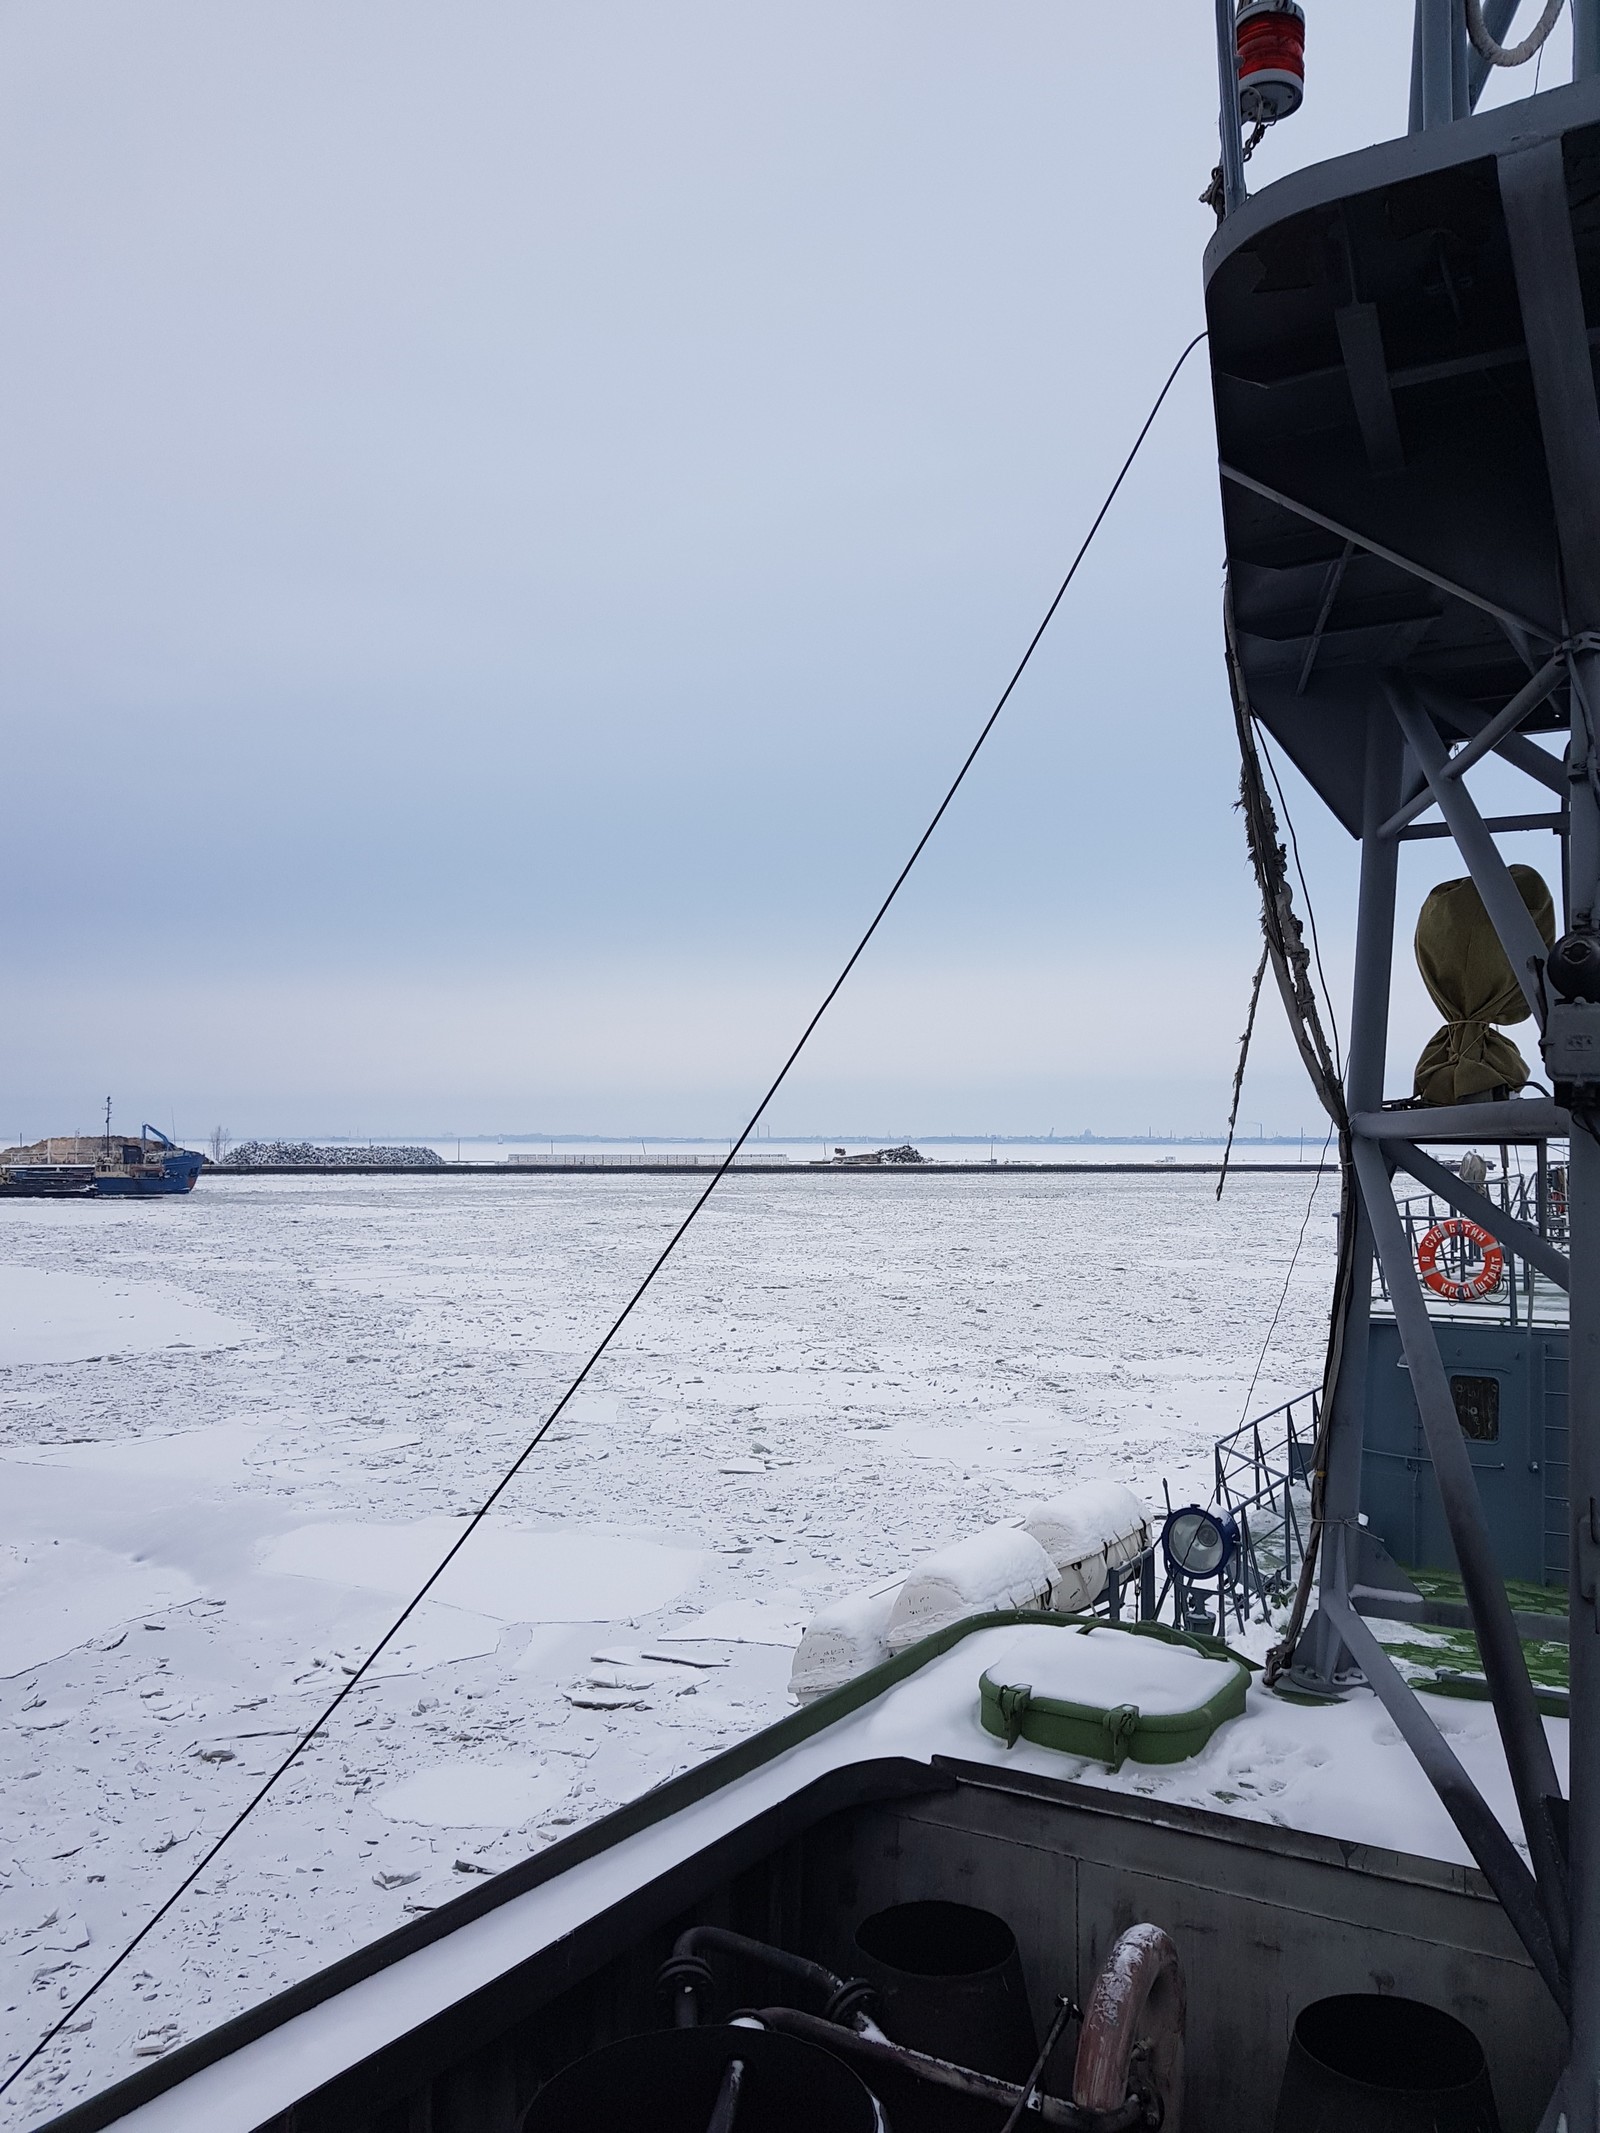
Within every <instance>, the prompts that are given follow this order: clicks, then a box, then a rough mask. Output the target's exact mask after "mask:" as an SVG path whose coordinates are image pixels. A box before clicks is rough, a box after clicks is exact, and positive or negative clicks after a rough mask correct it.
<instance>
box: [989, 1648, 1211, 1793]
mask: <svg viewBox="0 0 1600 2133" xmlns="http://www.w3.org/2000/svg"><path fill="white" fill-rule="evenodd" d="M1249 1684H1250V1674H1249V1670H1248V1668H1247V1667H1246V1666H1245V1664H1244V1662H1243V1661H1242V1660H1240V1659H1236V1658H1234V1657H1233V1656H1232V1655H1231V1654H1230V1653H1228V1652H1226V1651H1225V1650H1223V1648H1222V1647H1221V1646H1217V1645H1213V1646H1211V1647H1210V1648H1207V1647H1206V1646H1204V1645H1202V1644H1201V1643H1199V1642H1198V1641H1197V1640H1196V1639H1194V1638H1190V1637H1184V1636H1181V1635H1180V1634H1179V1633H1178V1632H1177V1631H1175V1630H1167V1629H1163V1628H1162V1627H1161V1626H1160V1625H1159V1624H1156V1623H1130V1624H1121V1625H1119V1624H1113V1623H1100V1624H1096V1625H1095V1626H1093V1627H1092V1628H1091V1627H1089V1626H1087V1625H1069V1624H1066V1623H1063V1624H1062V1626H1061V1627H1060V1628H1059V1629H1057V1628H1055V1627H1054V1626H1053V1625H1050V1624H1046V1623H1039V1624H1036V1625H1035V1626H1033V1627H1031V1628H1029V1629H1025V1630H1023V1631H1022V1632H1021V1633H1020V1634H1019V1635H1018V1637H1017V1639H1016V1642H1015V1643H1014V1644H1011V1645H1010V1646H1008V1647H1007V1649H1006V1651H1005V1653H1004V1655H1003V1656H1002V1657H1001V1658H1000V1659H998V1660H997V1661H996V1662H995V1663H994V1664H993V1665H992V1666H990V1667H988V1668H986V1669H985V1671H984V1673H983V1676H982V1678H981V1680H980V1681H979V1684H978V1691H979V1715H980V1717H981V1719H982V1721H983V1724H984V1727H985V1729H986V1730H987V1731H988V1732H990V1733H997V1734H999V1735H1000V1736H1001V1738H1002V1739H1003V1740H1004V1741H1005V1742H1006V1745H1007V1746H1008V1747H1014V1746H1015V1744H1016V1742H1017V1741H1018V1740H1019V1739H1023V1740H1030V1741H1033V1742H1035V1743H1036V1744H1037V1745H1038V1746H1039V1747H1041V1748H1056V1749H1059V1750H1060V1751H1061V1753H1062V1754H1064V1755H1081V1756H1088V1757H1092V1758H1093V1759H1095V1760H1096V1761H1099V1762H1105V1763H1109V1764H1110V1765H1111V1768H1112V1769H1113V1770H1120V1769H1121V1767H1122V1765H1123V1763H1124V1761H1125V1760H1126V1759H1127V1758H1128V1757H1129V1756H1131V1757H1132V1758H1133V1760H1134V1761H1135V1762H1137V1763H1181V1762H1182V1761H1184V1759H1185V1758H1186V1757H1188V1756H1191V1755H1198V1754H1199V1752H1200V1750H1201V1749H1202V1748H1203V1747H1204V1746H1205V1744H1206V1742H1207V1741H1208V1740H1210V1738H1211V1736H1212V1734H1213V1733H1214V1732H1215V1731H1216V1729H1217V1727H1218V1726H1220V1725H1221V1724H1222V1722H1223V1720H1224V1719H1228V1718H1238V1717H1240V1716H1241V1715H1242V1713H1243V1711H1244V1699H1245V1690H1246V1689H1247V1688H1248V1687H1249Z"/></svg>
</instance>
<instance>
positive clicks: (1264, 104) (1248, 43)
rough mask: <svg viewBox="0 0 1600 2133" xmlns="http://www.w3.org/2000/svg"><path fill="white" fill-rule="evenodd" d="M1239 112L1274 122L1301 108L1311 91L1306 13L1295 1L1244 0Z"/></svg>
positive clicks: (1250, 120)
mask: <svg viewBox="0 0 1600 2133" xmlns="http://www.w3.org/2000/svg"><path fill="white" fill-rule="evenodd" d="M1234 39H1235V50H1236V51H1237V53H1238V59H1239V116H1240V118H1241V119H1243V120H1244V122H1245V124H1246V125H1247V126H1270V125H1271V124H1272V123H1273V121H1274V119H1281V118H1287V117H1288V116H1289V114H1290V113H1291V112H1292V111H1298V110H1299V109H1300V103H1301V99H1302V98H1303V97H1304V95H1305V93H1306V18H1305V11H1304V9H1303V8H1300V7H1297V6H1296V5H1295V0H1241V5H1240V8H1239V13H1238V17H1237V19H1236V21H1235V24H1234Z"/></svg>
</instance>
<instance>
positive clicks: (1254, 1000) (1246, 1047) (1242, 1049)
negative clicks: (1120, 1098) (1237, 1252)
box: [1217, 941, 1268, 1389]
mask: <svg viewBox="0 0 1600 2133" xmlns="http://www.w3.org/2000/svg"><path fill="white" fill-rule="evenodd" d="M1267 954H1268V950H1267V945H1266V943H1265V942H1264V941H1263V943H1262V944H1261V960H1260V962H1259V963H1257V965H1256V974H1255V980H1254V983H1253V984H1252V985H1251V987H1250V1012H1249V1014H1248V1015H1246V1016H1245V1019H1244V1035H1243V1036H1242V1037H1241V1038H1240V1039H1239V1064H1238V1065H1237V1066H1236V1067H1235V1068H1234V1070H1233V1104H1232V1106H1231V1108H1230V1109H1229V1112H1228V1145H1227V1146H1226V1147H1225V1148H1224V1149H1223V1151H1222V1169H1221V1171H1220V1172H1219V1174H1218V1177H1217V1198H1218V1199H1219V1200H1220V1199H1221V1198H1222V1188H1223V1186H1224V1185H1226V1184H1227V1182H1228V1159H1229V1157H1230V1156H1231V1155H1232V1154H1233V1129H1234V1127H1235V1126H1237V1125H1238V1123H1239V1099H1240V1097H1241V1096H1242V1095H1243V1094H1244V1069H1245V1062H1246V1060H1247V1059H1248V1058H1249V1057H1250V1039H1251V1038H1252V1037H1253V1036H1254V1035H1255V1027H1256V1009H1257V1008H1258V1007H1259V1006H1260V1005H1261V980H1262V979H1263V978H1264V977H1265V976H1266V974H1267ZM1252 1389H1253V1388H1252Z"/></svg>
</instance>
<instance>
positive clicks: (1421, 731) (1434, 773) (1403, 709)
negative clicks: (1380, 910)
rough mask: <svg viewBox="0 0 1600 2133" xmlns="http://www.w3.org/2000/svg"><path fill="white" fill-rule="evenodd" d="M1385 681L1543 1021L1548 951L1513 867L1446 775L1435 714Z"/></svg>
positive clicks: (1511, 961)
mask: <svg viewBox="0 0 1600 2133" xmlns="http://www.w3.org/2000/svg"><path fill="white" fill-rule="evenodd" d="M1385 686H1386V690H1387V694H1388V697H1389V702H1390V705H1391V706H1392V708H1393V710H1394V715H1395V717H1396V719H1397V720H1398V721H1399V724H1400V730H1401V732H1402V733H1403V734H1404V735H1405V737H1406V741H1407V743H1408V745H1409V746H1410V749H1411V753H1412V754H1413V755H1414V756H1415V757H1416V759H1417V761H1418V762H1419V763H1420V764H1421V766H1422V773H1423V776H1424V777H1425V778H1426V779H1427V781H1428V790H1429V791H1430V792H1431V793H1432V794H1433V797H1434V798H1435V800H1437V801H1438V803H1439V812H1440V814H1442V815H1443V816H1444V819H1445V821H1446V822H1447V823H1448V824H1449V826H1450V834H1451V836H1452V837H1454V839H1455V841H1456V844H1457V846H1458V847H1459V848H1460V852H1461V856H1462V858H1463V859H1464V860H1465V861H1466V862H1467V872H1468V873H1469V874H1470V875H1471V876H1472V879H1473V883H1474V885H1475V886H1476V888H1477V891H1478V894H1479V895H1480V896H1481V897H1482V898H1483V907H1484V909H1485V910H1486V911H1487V912H1488V914H1489V921H1490V923H1491V925H1492V926H1493V927H1494V930H1495V932H1496V934H1497V935H1498V936H1499V940H1500V945H1501V947H1502V948H1503V949H1504V950H1505V952H1506V961H1507V962H1508V963H1509V964H1510V965H1511V971H1512V975H1513V976H1514V977H1515V979H1516V981H1517V983H1518V985H1519V986H1520V987H1521V989H1522V997H1523V998H1524V999H1525V1000H1526V1001H1527V1003H1528V1012H1529V1013H1530V1014H1531V1015H1532V1016H1533V1017H1534V1020H1535V1021H1536V1022H1538V1023H1539V1024H1540V1025H1541V1026H1542V1025H1543V1020H1544V994H1543V989H1542V987H1541V986H1540V983H1539V966H1540V965H1541V964H1542V963H1543V961H1544V959H1545V956H1546V955H1547V954H1548V953H1549V950H1548V948H1547V947H1546V945H1545V941H1544V937H1543V935H1542V934H1541V933H1540V931H1539V929H1538V927H1537V926H1536V925H1535V924H1534V922H1533V919H1532V918H1531V916H1530V915H1529V912H1528V907H1527V905H1526V904H1525V903H1524V902H1523V901H1522V894H1521V891H1520V890H1519V889H1518V887H1517V885H1516V883H1515V882H1514V881H1513V880H1512V878H1511V870H1510V868H1509V867H1508V866H1507V865H1506V863H1505V861H1504V860H1503V859H1502V858H1501V857H1500V854H1499V853H1498V852H1497V851H1496V850H1495V843H1494V839H1493V837H1491V836H1490V834H1489V831H1488V829H1487V827H1486V826H1485V824H1484V820H1483V817H1482V816H1481V815H1480V814H1479V813H1478V807H1477V802H1476V801H1475V800H1474V799H1473V797H1472V795H1471V793H1469V792H1468V791H1467V789H1466V787H1465V786H1464V785H1462V784H1461V783H1460V781H1459V780H1456V779H1452V778H1450V777H1448V776H1447V775H1446V772H1447V770H1448V768H1449V757H1448V756H1447V755H1446V753H1445V745H1444V742H1443V741H1442V740H1440V738H1439V735H1438V733H1437V732H1436V730H1435V728H1434V724H1433V721H1432V719H1430V718H1429V716H1428V714H1427V713H1426V711H1424V710H1423V709H1422V708H1421V707H1420V705H1418V704H1415V703H1413V702H1410V701H1409V700H1408V699H1407V697H1406V695H1405V693H1404V691H1403V690H1402V688H1401V687H1400V686H1399V685H1398V684H1397V683H1394V682H1389V683H1387V684H1386V685H1385Z"/></svg>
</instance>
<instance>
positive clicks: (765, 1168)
mask: <svg viewBox="0 0 1600 2133" xmlns="http://www.w3.org/2000/svg"><path fill="white" fill-rule="evenodd" d="M716 1167H717V1166H716V1163H715V1162H714V1161H711V1160H707V1161H706V1162H704V1163H681V1162H680V1163H651V1162H633V1163H619V1162H593V1163H583V1162H554V1163H540V1162H536V1161H535V1162H520V1163H238V1164H233V1163H222V1164H218V1165H210V1164H208V1165H207V1167H206V1168H205V1169H204V1170H203V1171H202V1172H201V1173H200V1183H201V1184H204V1183H206V1182H207V1181H208V1180H214V1179H217V1178H313V1177H314V1178H467V1177H470V1178H651V1177H655V1178H694V1177H710V1176H712V1175H713V1174H714V1172H715V1170H716ZM1338 1167H1339V1166H1338V1164H1337V1163H1250V1162H1235V1163H1232V1164H1230V1165H1229V1174H1230V1175H1231V1176H1245V1175H1253V1176H1258V1177H1259V1176H1277V1177H1281V1176H1292V1177H1313V1176H1316V1175H1319V1174H1321V1173H1323V1172H1327V1173H1337V1171H1338ZM1221 1168H1222V1165H1221V1163H1220V1162H1218V1163H1175V1162H1158V1163H1026V1162H1017V1161H1012V1160H1007V1161H1001V1160H999V1159H998V1158H997V1159H996V1160H995V1161H994V1162H968V1163H941V1162H926V1163H860V1162H851V1163H836V1162H816V1163H797V1162H787V1163H763V1162H759V1161H756V1162H747V1161H744V1160H742V1159H741V1160H740V1161H739V1162H737V1163H735V1164H734V1165H733V1167H732V1168H731V1169H730V1170H729V1172H728V1173H727V1174H728V1176H729V1177H730V1178H733V1177H738V1178H750V1177H757V1178H821V1177H829V1178H866V1177H870V1178H928V1177H942V1178H951V1177H962V1178H981V1177H1011V1178H1016V1177H1033V1178H1037V1177H1125V1176H1136V1177H1166V1178H1173V1177H1215V1176H1216V1175H1217V1174H1218V1172H1219V1171H1220V1170H1221Z"/></svg>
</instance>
